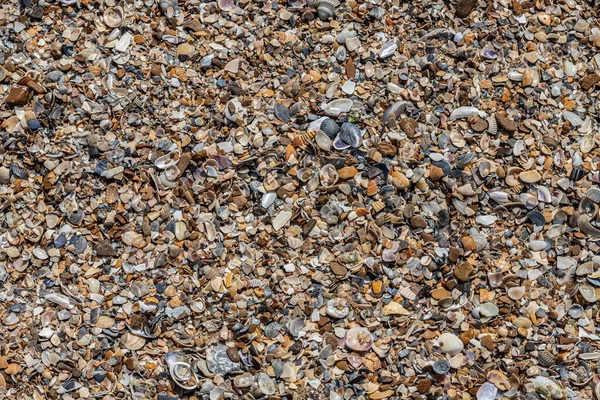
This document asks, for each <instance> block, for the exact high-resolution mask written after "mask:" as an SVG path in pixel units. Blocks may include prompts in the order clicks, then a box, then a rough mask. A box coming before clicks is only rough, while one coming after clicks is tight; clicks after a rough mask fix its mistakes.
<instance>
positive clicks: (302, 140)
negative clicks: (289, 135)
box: [292, 131, 317, 147]
mask: <svg viewBox="0 0 600 400" xmlns="http://www.w3.org/2000/svg"><path fill="white" fill-rule="evenodd" d="M316 135H317V131H308V132H306V133H303V134H300V135H296V137H294V139H292V146H294V147H302V146H306V144H307V143H308V142H310V141H311V140H312V139H313V138H314V137H315V136H316Z"/></svg>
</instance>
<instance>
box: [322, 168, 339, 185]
mask: <svg viewBox="0 0 600 400" xmlns="http://www.w3.org/2000/svg"><path fill="white" fill-rule="evenodd" d="M319 178H320V181H321V185H323V186H325V187H331V186H333V185H335V184H336V183H337V181H338V180H339V178H340V175H339V173H338V171H337V170H336V169H335V167H334V166H333V165H331V164H325V165H324V166H323V167H321V169H320V170H319Z"/></svg>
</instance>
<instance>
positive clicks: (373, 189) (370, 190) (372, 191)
mask: <svg viewBox="0 0 600 400" xmlns="http://www.w3.org/2000/svg"><path fill="white" fill-rule="evenodd" d="M378 191H379V190H378V189H377V184H376V183H375V182H373V181H369V184H368V185H367V196H375V195H376V194H377V192H378Z"/></svg>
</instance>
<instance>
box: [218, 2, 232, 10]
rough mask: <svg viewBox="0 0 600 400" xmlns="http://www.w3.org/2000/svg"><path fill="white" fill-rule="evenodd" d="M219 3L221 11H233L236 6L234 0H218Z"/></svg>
mask: <svg viewBox="0 0 600 400" xmlns="http://www.w3.org/2000/svg"><path fill="white" fill-rule="evenodd" d="M217 5H218V6H219V8H220V9H221V11H233V10H235V8H236V5H235V1H234V0H217Z"/></svg>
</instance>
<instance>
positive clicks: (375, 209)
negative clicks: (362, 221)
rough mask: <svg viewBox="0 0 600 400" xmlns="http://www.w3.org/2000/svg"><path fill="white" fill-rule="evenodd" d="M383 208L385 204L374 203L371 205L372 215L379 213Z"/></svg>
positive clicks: (381, 202) (380, 202)
mask: <svg viewBox="0 0 600 400" xmlns="http://www.w3.org/2000/svg"><path fill="white" fill-rule="evenodd" d="M384 208H385V203H384V202H383V201H374V202H373V204H371V209H372V210H373V214H377V213H378V212H379V211H381V210H383V209H384Z"/></svg>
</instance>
